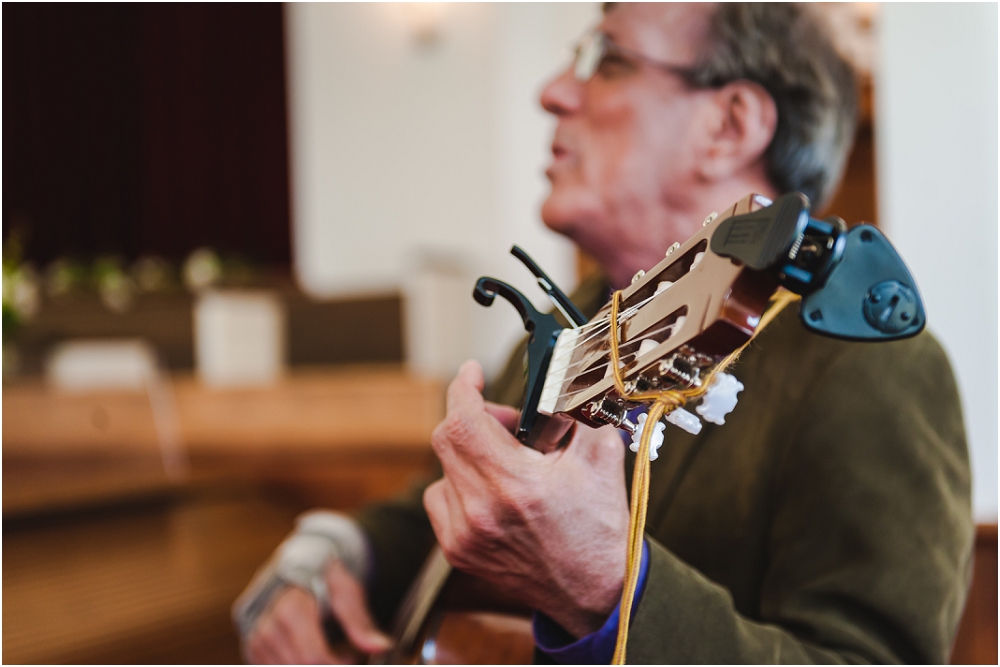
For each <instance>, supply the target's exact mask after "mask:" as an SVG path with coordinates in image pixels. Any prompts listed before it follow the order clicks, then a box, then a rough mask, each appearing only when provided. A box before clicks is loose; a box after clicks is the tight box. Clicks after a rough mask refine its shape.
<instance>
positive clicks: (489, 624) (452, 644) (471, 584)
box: [370, 546, 534, 665]
mask: <svg viewBox="0 0 1000 667" xmlns="http://www.w3.org/2000/svg"><path fill="white" fill-rule="evenodd" d="M531 614H532V610H531V609H529V608H528V607H526V606H524V605H523V604H522V603H520V602H519V601H517V600H515V599H513V598H511V597H510V596H507V595H504V593H503V592H502V591H499V590H497V589H496V588H495V587H494V586H493V585H492V584H490V583H489V582H487V581H486V580H484V579H481V578H479V577H476V576H473V575H471V574H467V573H465V572H460V571H458V570H454V569H452V568H451V566H449V565H448V563H447V561H445V560H444V556H443V554H442V553H441V550H440V548H438V547H437V546H435V547H434V549H433V550H432V552H431V554H430V555H429V556H428V557H427V561H426V562H425V563H424V566H423V568H422V570H421V572H420V574H419V575H417V579H416V580H415V581H414V584H413V586H412V587H411V588H410V592H409V593H408V594H407V597H406V599H405V600H404V601H403V603H402V605H401V606H400V613H399V614H398V615H397V620H396V625H395V627H394V628H393V639H394V642H395V645H394V647H393V649H392V650H391V651H389V652H388V653H386V654H383V655H380V656H373V658H372V660H371V661H370V663H371V664H394V665H524V664H530V663H531V661H532V654H533V651H534V640H533V638H532V632H531Z"/></svg>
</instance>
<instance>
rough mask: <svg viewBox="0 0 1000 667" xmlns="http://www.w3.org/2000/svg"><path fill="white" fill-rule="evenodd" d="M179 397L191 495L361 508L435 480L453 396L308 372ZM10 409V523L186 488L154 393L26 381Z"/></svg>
mask: <svg viewBox="0 0 1000 667" xmlns="http://www.w3.org/2000/svg"><path fill="white" fill-rule="evenodd" d="M171 385H172V389H173V392H172V393H173V402H174V404H175V406H176V414H175V418H176V420H177V422H178V425H179V430H180V431H181V434H182V439H183V444H184V449H185V451H186V455H187V458H188V461H189V464H190V476H189V478H188V480H187V482H186V483H197V484H199V485H204V484H212V483H226V482H230V481H247V480H250V481H254V482H259V483H264V484H272V483H273V484H277V485H279V486H283V487H286V488H291V489H296V492H297V493H299V494H300V495H302V496H303V497H308V498H311V499H313V500H314V501H317V502H319V501H323V503H324V504H327V505H329V506H335V507H357V506H358V505H360V504H363V503H364V502H367V501H370V500H372V499H374V498H384V497H386V496H388V495H391V494H393V493H397V492H399V491H402V490H405V489H406V487H407V486H408V485H409V484H410V483H412V482H413V481H414V480H416V479H419V478H420V477H422V476H425V475H427V474H429V473H430V472H431V471H432V470H433V468H434V455H433V453H432V451H431V449H430V434H431V431H432V430H433V429H434V427H435V426H436V425H437V423H438V422H439V421H440V419H441V417H442V415H443V411H444V400H443V386H442V384H441V383H439V382H436V381H430V380H423V379H419V378H416V377H413V376H411V375H409V374H407V373H406V372H405V371H404V370H402V368H400V367H399V366H395V365H387V366H364V367H353V368H344V369H340V370H304V371H302V372H296V373H292V374H290V375H288V376H287V377H285V378H284V379H282V380H281V381H280V382H278V383H276V384H274V385H271V386H267V387H260V388H247V389H212V388H209V387H206V386H205V385H203V384H202V383H201V382H199V381H198V380H197V379H196V378H195V377H193V376H191V375H190V374H188V375H180V376H176V377H175V378H174V380H173V382H172V383H171ZM3 407H4V413H5V417H6V418H5V419H4V420H3V441H4V448H3V462H4V466H5V469H6V471H5V474H4V485H3V504H4V507H3V511H4V515H5V516H10V515H13V514H19V513H24V512H28V511H39V510H51V509H54V508H57V507H66V506H69V507H72V506H74V505H79V504H80V503H84V502H86V503H92V502H96V501H102V502H103V501H108V500H110V499H113V498H116V497H126V496H128V497H131V496H135V495H143V494H148V493H160V492H163V491H164V490H169V489H171V488H176V487H178V484H179V483H178V481H177V480H174V481H173V482H171V481H170V480H168V479H167V476H166V475H165V473H164V471H163V465H162V462H161V456H160V449H159V444H158V441H157V437H156V431H155V428H154V422H153V413H152V410H151V408H150V403H149V399H148V397H147V396H146V394H145V393H144V392H127V391H113V392H112V391H102V392H83V393H80V392H66V391H60V390H58V389H55V388H52V387H50V386H47V385H45V384H43V383H41V382H40V381H37V380H36V381H25V382H18V383H16V384H10V385H8V386H5V388H4V392H3ZM182 485H183V484H181V486H182Z"/></svg>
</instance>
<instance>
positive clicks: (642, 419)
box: [628, 414, 697, 461]
mask: <svg viewBox="0 0 1000 667" xmlns="http://www.w3.org/2000/svg"><path fill="white" fill-rule="evenodd" d="M692 416H694V415H692ZM647 417H649V415H647V414H641V415H639V417H638V420H637V421H638V422H639V424H638V426H636V429H635V433H633V434H632V444H631V445H629V446H628V448H629V449H631V450H632V451H633V452H638V451H639V443H640V442H642V431H643V429H644V428H645V427H646V419H647ZM696 419H697V418H696ZM666 428H667V425H666V424H664V423H663V422H661V421H658V422H656V428H655V430H654V431H653V439H652V441H651V442H650V443H649V460H650V461H655V460H656V457H658V456H659V452H658V451H657V450H659V449H660V445H662V444H663V431H664V429H666Z"/></svg>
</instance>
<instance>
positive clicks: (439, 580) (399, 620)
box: [368, 544, 452, 665]
mask: <svg viewBox="0 0 1000 667" xmlns="http://www.w3.org/2000/svg"><path fill="white" fill-rule="evenodd" d="M451 570H452V568H451V565H449V564H448V561H447V560H445V557H444V553H442V551H441V547H440V546H438V545H437V544H435V545H434V548H433V549H431V552H430V554H429V555H428V556H427V560H426V561H424V565H423V567H422V568H421V569H420V572H419V574H417V578H416V579H415V580H414V582H413V585H412V586H411V587H410V590H409V592H408V593H407V594H406V598H405V599H404V600H403V602H402V604H401V605H400V607H399V611H398V612H397V613H396V619H395V621H394V623H393V628H392V640H393V647H392V648H391V649H389V650H388V651H386V652H385V653H382V654H379V655H373V656H372V657H371V659H370V660H369V662H368V664H371V665H395V664H400V663H401V662H402V661H404V660H405V658H406V657H407V656H409V655H410V654H411V653H412V651H413V646H414V644H415V642H416V640H417V636H418V634H419V633H420V629H421V628H422V627H423V625H424V623H425V622H426V620H427V615H428V614H429V613H430V611H431V608H432V607H433V606H434V602H435V600H437V597H438V595H439V594H440V593H441V589H442V588H444V584H445V582H446V581H447V580H448V577H449V576H450V575H451Z"/></svg>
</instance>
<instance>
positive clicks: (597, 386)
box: [473, 193, 926, 445]
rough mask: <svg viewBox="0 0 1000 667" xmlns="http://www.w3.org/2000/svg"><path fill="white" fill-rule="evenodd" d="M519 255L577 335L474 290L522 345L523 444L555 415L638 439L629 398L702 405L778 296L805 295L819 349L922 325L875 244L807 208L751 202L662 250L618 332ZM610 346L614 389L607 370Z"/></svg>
mask: <svg viewBox="0 0 1000 667" xmlns="http://www.w3.org/2000/svg"><path fill="white" fill-rule="evenodd" d="M514 254H515V256H517V257H518V258H519V259H521V261H523V262H524V263H525V264H526V265H527V266H528V268H529V269H530V270H531V271H532V273H534V274H535V276H536V278H537V279H538V283H539V285H540V286H541V287H542V289H543V290H545V291H546V293H547V294H548V295H549V297H550V298H551V299H552V300H553V302H554V303H555V305H556V307H557V308H558V309H559V310H560V311H562V312H563V313H564V314H566V315H567V317H568V318H569V320H570V321H571V325H572V326H571V328H569V329H564V328H563V327H562V325H560V324H559V323H558V322H557V321H556V319H555V318H554V317H553V316H552V315H549V314H543V313H539V312H538V311H537V310H535V308H534V306H532V305H531V302H530V301H529V300H528V299H527V298H526V297H525V296H524V295H523V294H521V293H520V292H518V291H517V290H516V289H514V288H513V287H511V286H510V285H507V284H506V283H503V282H501V281H498V280H495V279H493V278H480V279H479V281H478V283H477V284H476V289H475V291H474V293H473V295H474V297H475V298H476V300H477V301H478V302H479V303H481V304H483V305H486V306H488V305H490V304H491V303H492V302H493V300H494V299H495V297H496V296H498V295H499V296H502V297H503V298H505V299H506V300H508V301H510V302H511V303H512V304H513V305H514V306H515V308H517V310H518V312H519V313H520V314H521V318H522V319H523V321H524V326H525V329H526V330H527V331H529V332H530V337H529V345H528V385H527V392H526V398H525V403H524V407H523V409H522V411H521V422H520V424H519V427H518V430H517V436H518V438H520V439H521V440H522V442H525V443H526V444H528V445H532V444H533V443H534V441H535V440H536V439H537V438H538V436H539V434H540V433H541V432H542V430H543V427H544V423H545V421H546V420H547V419H548V418H549V417H551V416H553V415H558V414H563V415H568V416H570V417H572V418H574V419H576V420H578V421H581V422H584V423H586V424H589V425H592V426H600V425H603V424H614V425H615V426H620V427H622V428H626V429H629V430H632V429H633V428H634V425H633V424H631V423H629V422H628V421H627V420H626V413H627V411H628V410H629V409H630V408H632V407H635V406H636V405H638V402H637V401H639V400H640V398H637V396H636V395H637V394H646V396H649V395H651V393H650V392H652V393H656V392H663V391H668V390H679V391H682V392H687V393H686V395H687V396H695V395H698V394H700V393H702V391H701V390H702V389H707V388H708V387H707V386H705V385H706V383H707V382H708V379H709V378H710V377H714V369H716V367H717V366H719V364H720V362H722V361H723V360H725V359H726V358H727V357H728V356H729V355H730V354H731V353H733V352H734V351H736V350H738V349H740V348H741V346H743V345H744V344H745V343H747V342H748V341H749V340H750V339H751V338H752V337H753V336H754V334H755V333H756V332H757V330H758V328H759V327H760V326H761V322H762V318H763V317H765V311H767V309H768V305H769V303H770V301H771V299H772V297H774V295H775V293H776V292H777V291H778V289H779V288H781V287H784V288H786V289H787V290H789V291H790V292H791V293H794V294H786V296H794V295H800V296H802V299H803V301H802V308H801V311H800V316H801V318H802V322H803V324H804V325H805V326H806V328H807V329H809V330H810V331H813V332H815V333H819V334H822V335H825V336H831V337H834V338H841V339H846V340H857V341H885V340H897V339H900V338H906V337H909V336H913V335H916V334H917V333H919V332H920V331H921V330H922V329H923V327H924V325H925V323H926V317H925V315H924V310H923V304H922V302H921V299H920V295H919V293H918V291H917V288H916V285H915V283H914V281H913V278H912V276H911V275H910V273H909V271H908V269H907V268H906V265H905V264H904V263H903V261H902V259H901V258H900V257H899V255H898V254H897V253H896V251H895V249H894V248H893V247H892V245H891V244H890V243H889V242H888V240H886V238H885V237H884V236H882V234H881V232H879V231H878V229H876V228H875V227H871V226H869V225H859V226H856V227H854V228H852V229H851V230H848V229H847V227H846V225H845V224H844V222H843V221H842V220H840V219H837V218H829V219H826V220H816V219H814V218H811V217H810V216H809V201H808V199H806V197H805V196H803V195H802V194H800V193H790V194H787V195H784V196H782V197H780V198H779V199H778V200H776V201H774V202H772V201H771V200H769V199H768V198H766V197H764V196H762V195H757V194H751V195H747V196H746V197H744V198H743V199H741V200H740V201H739V202H737V203H736V204H734V205H733V206H731V207H730V208H729V209H727V210H725V211H723V212H722V213H721V214H719V215H716V214H714V213H713V214H712V215H710V216H708V217H707V218H706V219H705V221H704V224H703V225H702V228H701V230H699V231H698V233H696V234H695V235H694V236H692V237H691V238H690V239H688V240H687V241H686V242H684V243H683V244H678V243H675V244H674V245H673V246H671V247H670V248H669V249H667V252H666V256H665V257H664V259H663V260H662V261H660V262H659V263H658V264H657V265H656V266H654V267H652V268H651V269H650V270H649V271H647V272H642V271H640V272H639V273H638V274H637V275H636V276H635V278H634V279H633V280H632V284H631V285H629V286H628V287H627V288H625V289H624V290H622V291H621V292H620V293H618V294H617V296H616V299H617V308H618V316H617V319H616V321H615V322H613V323H612V321H611V315H612V310H613V308H612V305H611V304H609V305H606V306H605V307H604V308H602V309H601V310H600V311H599V312H598V313H597V314H596V315H595V316H594V317H593V318H591V319H590V320H589V321H586V322H584V321H583V316H582V315H580V313H579V311H577V310H576V309H575V307H573V305H572V303H570V302H569V299H568V298H567V297H566V296H565V295H564V294H563V293H562V292H561V291H559V290H558V288H555V287H554V285H553V283H552V281H551V280H550V279H549V278H548V276H546V275H545V274H544V273H543V272H542V271H541V269H540V268H539V267H538V266H537V265H536V264H535V263H534V262H532V261H531V260H530V258H528V257H527V255H526V254H525V253H524V252H523V251H521V250H520V249H519V248H516V246H515V250H514ZM782 302H783V303H784V302H787V300H783V301H782ZM772 315H773V311H771V312H769V313H768V315H767V317H771V316H772ZM612 333H614V336H612ZM612 339H614V341H615V342H616V343H617V352H618V358H619V369H620V372H619V373H618V376H619V377H618V378H616V377H615V373H614V372H613V370H612V367H611V359H612V353H611V348H612V342H613V340H612ZM619 379H620V380H621V381H622V386H621V387H619V386H618V381H619ZM706 400H707V399H706ZM705 407H706V406H705V405H704V404H703V405H702V406H700V407H699V410H700V411H703V412H704V409H705ZM677 412H678V413H680V412H682V411H677ZM688 416H689V417H690V418H691V419H693V420H694V421H695V422H697V417H694V415H688ZM674 417H676V415H674ZM707 418H708V417H707V416H706V419H707ZM667 419H668V420H671V421H675V420H674V419H672V418H671V416H668V417H667ZM675 423H678V422H677V421H675ZM717 423H721V422H717ZM692 426H697V427H698V428H700V424H698V425H692Z"/></svg>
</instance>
